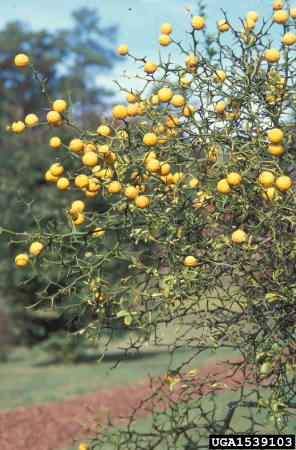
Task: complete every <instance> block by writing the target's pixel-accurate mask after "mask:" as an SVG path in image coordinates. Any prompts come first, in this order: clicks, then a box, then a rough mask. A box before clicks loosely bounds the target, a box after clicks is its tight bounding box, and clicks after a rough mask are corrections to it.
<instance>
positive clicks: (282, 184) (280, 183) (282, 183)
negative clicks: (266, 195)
mask: <svg viewBox="0 0 296 450" xmlns="http://www.w3.org/2000/svg"><path fill="white" fill-rule="evenodd" d="M275 184H276V186H277V188H278V190H279V191H283V192H285V191H287V190H288V189H290V187H291V184H292V183H291V178H289V177H287V176H286V175H282V176H281V177H279V178H277V180H276V182H275Z"/></svg>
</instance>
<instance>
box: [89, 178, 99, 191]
mask: <svg viewBox="0 0 296 450" xmlns="http://www.w3.org/2000/svg"><path fill="white" fill-rule="evenodd" d="M100 187H101V185H100V183H99V181H98V180H97V179H96V178H91V179H90V180H89V183H88V186H87V190H88V191H89V192H98V190H99V189H100Z"/></svg>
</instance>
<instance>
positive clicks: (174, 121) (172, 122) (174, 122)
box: [165, 115, 179, 128]
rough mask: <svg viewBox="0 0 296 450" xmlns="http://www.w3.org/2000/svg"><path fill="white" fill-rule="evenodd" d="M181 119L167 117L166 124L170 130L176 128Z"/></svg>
mask: <svg viewBox="0 0 296 450" xmlns="http://www.w3.org/2000/svg"><path fill="white" fill-rule="evenodd" d="M178 123H179V119H178V117H177V116H173V115H171V116H170V117H167V118H166V119H165V124H166V126H167V127H168V128H174V127H175V126H176V125H178Z"/></svg>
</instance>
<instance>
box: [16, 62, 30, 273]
mask: <svg viewBox="0 0 296 450" xmlns="http://www.w3.org/2000/svg"><path fill="white" fill-rule="evenodd" d="M24 67H25V66H24ZM28 262H29V257H28V255H25V254H24V253H20V254H19V255H17V256H16V257H15V263H16V265H17V266H19V267H24V266H26V265H27V264H28Z"/></svg>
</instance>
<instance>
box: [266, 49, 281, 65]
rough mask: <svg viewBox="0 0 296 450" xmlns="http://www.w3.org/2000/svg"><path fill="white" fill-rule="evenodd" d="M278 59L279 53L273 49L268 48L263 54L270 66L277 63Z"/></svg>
mask: <svg viewBox="0 0 296 450" xmlns="http://www.w3.org/2000/svg"><path fill="white" fill-rule="evenodd" d="M280 57H281V54H280V52H279V51H278V50H276V49H275V48H270V49H269V50H267V52H266V53H265V59H266V61H267V62H269V63H270V64H274V63H277V62H278V61H279V59H280Z"/></svg>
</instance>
